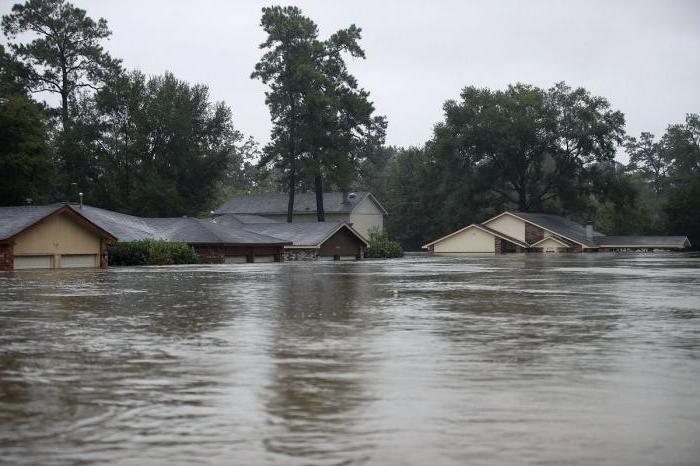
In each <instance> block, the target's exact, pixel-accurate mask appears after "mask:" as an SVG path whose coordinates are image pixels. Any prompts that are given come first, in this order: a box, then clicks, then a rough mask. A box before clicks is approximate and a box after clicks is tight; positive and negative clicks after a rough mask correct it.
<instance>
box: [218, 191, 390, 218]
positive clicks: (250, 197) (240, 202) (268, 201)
mask: <svg viewBox="0 0 700 466" xmlns="http://www.w3.org/2000/svg"><path fill="white" fill-rule="evenodd" d="M354 194H355V197H354V198H353V199H348V202H343V193H340V192H331V193H323V209H324V211H325V212H326V213H330V214H336V213H341V214H342V213H347V214H349V213H351V212H352V211H353V210H354V209H355V207H356V206H357V205H358V204H359V203H360V202H362V201H363V200H364V199H365V198H369V199H371V200H372V201H373V202H374V203H375V204H376V205H377V207H378V208H379V210H381V211H382V213H383V214H384V215H386V214H387V212H386V209H384V207H383V206H382V205H381V204H380V203H379V201H377V199H376V198H375V197H374V196H373V195H372V193H369V192H366V191H359V192H355V193H354ZM288 203H289V194H287V193H275V194H236V195H234V196H233V197H231V199H229V200H228V201H226V202H225V203H224V204H223V205H222V206H220V207H219V208H218V209H216V210H215V211H214V213H215V214H217V215H221V214H253V215H261V214H262V215H272V214H278V215H281V214H286V213H287V205H288ZM294 213H295V214H315V213H316V193H313V192H306V193H296V194H295V195H294Z"/></svg>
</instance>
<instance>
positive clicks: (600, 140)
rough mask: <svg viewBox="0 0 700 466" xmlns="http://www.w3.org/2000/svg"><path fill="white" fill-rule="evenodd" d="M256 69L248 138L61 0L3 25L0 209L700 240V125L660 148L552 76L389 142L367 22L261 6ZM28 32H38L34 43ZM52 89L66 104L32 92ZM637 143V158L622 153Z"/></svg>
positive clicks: (226, 112) (199, 87)
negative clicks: (235, 204) (402, 143)
mask: <svg viewBox="0 0 700 466" xmlns="http://www.w3.org/2000/svg"><path fill="white" fill-rule="evenodd" d="M260 26H261V28H262V29H263V31H264V32H265V33H266V34H267V38H266V40H265V41H264V42H263V43H262V44H261V45H260V48H261V51H262V56H261V58H260V60H259V62H258V63H257V64H256V66H255V68H254V69H253V70H250V71H251V72H252V74H251V78H252V79H258V80H260V81H261V82H262V83H264V84H265V85H266V86H267V91H266V93H265V103H266V105H267V106H268V107H269V110H270V116H271V121H272V129H271V134H270V142H269V143H267V144H265V145H264V146H262V147H261V146H260V145H259V144H258V143H257V142H256V141H255V140H253V139H252V138H250V137H246V136H245V135H243V134H242V133H241V132H240V131H238V130H237V129H236V128H235V126H234V123H233V121H234V120H233V115H232V112H231V109H230V108H229V107H228V106H227V105H226V104H225V103H223V102H214V101H212V99H211V97H210V95H209V90H208V88H207V86H206V85H203V84H191V83H187V82H185V81H182V80H180V79H178V78H177V77H175V76H174V75H173V74H172V73H168V72H166V73H164V74H163V75H160V76H145V75H144V74H143V73H141V72H140V71H138V70H126V69H124V67H123V65H122V63H121V61H120V60H119V59H117V58H114V57H112V56H111V55H110V54H109V53H108V52H107V51H106V50H105V49H104V43H105V41H106V40H107V39H108V38H109V36H110V34H111V32H110V30H109V28H108V24H107V21H106V20H105V19H102V18H100V19H98V20H94V19H92V18H90V17H89V16H88V14H87V12H86V11H84V10H82V9H80V8H77V7H75V6H74V5H72V4H70V3H68V2H66V1H65V0H28V1H27V2H25V3H22V4H16V5H14V6H13V7H12V10H11V12H9V13H7V14H6V15H4V16H3V18H2V30H3V33H4V35H5V37H6V42H7V45H6V46H3V45H0V176H1V177H2V179H3V183H0V204H2V205H18V204H26V203H27V202H33V203H43V202H52V201H63V200H75V199H77V192H78V191H81V192H84V193H85V195H86V198H87V199H88V200H89V202H90V203H91V204H93V205H97V206H100V207H104V208H108V209H114V210H118V211H122V212H126V213H132V214H137V215H144V216H179V215H202V214H204V213H206V212H208V211H209V210H210V209H211V208H213V207H215V206H216V205H218V204H219V203H221V202H222V201H223V200H224V199H226V198H227V197H228V196H230V195H231V194H233V193H248V192H279V191H285V192H287V193H288V194H289V204H288V220H289V221H291V220H292V215H291V213H292V209H293V205H294V195H295V193H296V192H298V191H300V190H301V191H313V192H315V193H316V200H317V216H318V220H319V221H323V220H324V219H325V214H324V206H323V196H321V193H323V192H324V191H330V190H354V189H366V190H369V191H372V192H373V193H374V194H375V195H376V196H377V197H378V198H379V199H380V200H381V201H382V203H383V204H384V205H385V207H387V209H388V210H389V212H390V215H389V216H388V217H387V220H386V226H387V230H388V231H389V233H390V234H391V235H393V237H394V238H396V239H397V240H399V241H400V242H401V243H402V244H403V245H404V246H405V247H407V248H409V249H415V248H417V247H419V246H420V245H421V244H422V243H424V242H425V241H426V240H428V239H430V238H435V237H438V236H440V235H442V234H444V233H447V232H449V231H452V230H454V229H456V228H459V227H461V226H464V225H465V224H468V223H472V222H478V221H481V220H483V219H484V218H487V217H489V216H491V215H495V214H497V213H499V212H500V211H502V210H505V209H511V210H522V211H541V212H550V213H557V214H563V215H567V216H569V217H571V218H573V219H575V220H578V221H587V220H593V221H594V222H595V224H596V228H597V229H599V230H601V231H604V232H606V233H608V234H655V233H656V234H688V235H690V236H691V241H694V244H696V245H697V244H700V221H699V220H698V219H699V218H700V212H699V207H698V201H697V200H698V199H699V195H700V173H698V172H699V171H700V121H699V119H698V116H697V115H696V114H688V115H687V117H686V119H685V121H684V122H682V123H674V124H671V125H670V126H669V127H668V129H667V131H666V132H665V134H663V135H662V136H661V137H660V138H659V139H658V140H657V139H655V138H654V136H653V135H651V134H649V133H642V134H641V135H640V136H639V137H638V138H633V137H628V136H626V133H625V119H624V115H623V114H622V112H620V111H619V110H617V109H614V108H612V106H611V104H610V102H609V101H608V100H607V99H605V98H604V97H601V96H596V95H593V94H591V93H590V92H589V91H587V90H586V89H583V88H575V87H570V86H568V85H567V84H565V83H557V84H555V85H554V86H552V87H550V88H547V89H545V88H540V87H537V86H532V85H527V84H521V83H518V84H514V85H511V86H509V87H508V88H507V89H504V90H492V89H487V88H478V87H474V86H467V87H465V88H464V89H463V90H462V91H461V94H460V95H459V98H458V99H454V100H449V101H447V102H445V103H444V105H443V111H444V117H443V120H442V121H441V122H440V123H438V124H437V125H435V127H434V129H433V134H432V137H431V138H430V139H429V140H428V141H426V143H425V144H423V145H421V146H420V147H408V148H401V147H390V146H386V145H385V141H384V139H385V133H386V128H387V120H386V118H385V117H383V116H380V115H377V114H376V110H375V108H374V105H373V103H372V101H371V100H370V94H369V92H367V91H366V90H365V89H363V88H362V87H361V86H360V85H359V83H358V81H357V79H356V78H355V77H354V76H353V75H352V74H351V73H350V72H349V70H348V67H347V63H346V60H347V59H363V58H364V57H365V52H364V50H363V49H362V47H361V46H360V41H361V29H360V28H358V27H357V26H355V25H350V26H349V27H347V28H345V29H341V30H339V31H337V32H335V33H334V34H331V35H330V36H329V37H327V38H321V37H319V31H318V26H317V25H316V24H315V23H314V22H313V21H312V20H311V19H310V18H308V17H307V16H304V14H303V12H302V11H301V10H300V9H299V8H297V7H279V6H273V7H268V8H263V10H262V17H261V22H260ZM27 37H31V38H32V39H31V40H28V39H26V38H27ZM47 93H51V94H54V95H55V96H56V99H55V100H56V101H57V102H59V103H58V104H57V105H56V106H51V105H48V104H46V103H45V102H40V101H38V100H37V96H42V95H46V94H47ZM622 151H624V152H626V153H627V154H628V156H629V160H630V162H629V164H627V165H626V166H625V165H623V164H621V163H619V162H617V161H616V160H615V156H616V154H619V153H621V152H622Z"/></svg>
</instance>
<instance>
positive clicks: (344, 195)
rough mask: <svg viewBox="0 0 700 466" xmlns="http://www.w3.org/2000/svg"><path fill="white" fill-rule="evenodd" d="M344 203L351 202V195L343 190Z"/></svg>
mask: <svg viewBox="0 0 700 466" xmlns="http://www.w3.org/2000/svg"><path fill="white" fill-rule="evenodd" d="M343 204H350V197H349V196H348V192H347V191H345V190H343Z"/></svg>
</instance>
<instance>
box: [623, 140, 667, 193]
mask: <svg viewBox="0 0 700 466" xmlns="http://www.w3.org/2000/svg"><path fill="white" fill-rule="evenodd" d="M625 149H626V151H627V154H628V155H629V158H630V163H629V165H628V166H627V169H628V170H630V171H638V172H639V173H641V175H642V176H643V177H644V178H646V179H647V180H649V181H650V182H651V184H652V186H653V187H654V192H655V193H656V194H657V195H658V194H660V193H661V189H662V187H663V182H664V179H665V177H666V174H667V172H668V168H669V167H668V161H667V160H666V157H664V154H663V151H662V150H661V145H660V144H659V143H658V142H655V141H654V135H653V134H651V133H646V132H643V133H642V134H641V135H640V137H639V139H636V138H633V137H630V138H627V141H626V142H625Z"/></svg>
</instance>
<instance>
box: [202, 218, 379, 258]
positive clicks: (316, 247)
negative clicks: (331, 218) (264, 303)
mask: <svg viewBox="0 0 700 466" xmlns="http://www.w3.org/2000/svg"><path fill="white" fill-rule="evenodd" d="M210 223H213V224H215V225H220V226H225V227H226V228H231V229H241V230H245V231H250V232H254V233H256V234H259V235H265V236H271V237H275V238H280V239H283V240H285V241H288V242H289V244H286V245H285V246H284V253H283V258H284V260H285V261H299V260H316V259H320V260H357V259H361V258H362V254H363V250H364V248H365V247H367V246H369V243H368V242H367V240H365V239H364V238H363V237H362V235H360V234H359V233H358V232H357V231H356V230H355V229H354V228H353V227H352V226H350V225H349V224H347V223H343V222H314V223H304V222H302V223H286V222H279V221H277V220H272V219H269V218H266V217H262V216H258V215H236V214H229V215H220V216H218V217H215V218H213V219H211V220H210Z"/></svg>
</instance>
